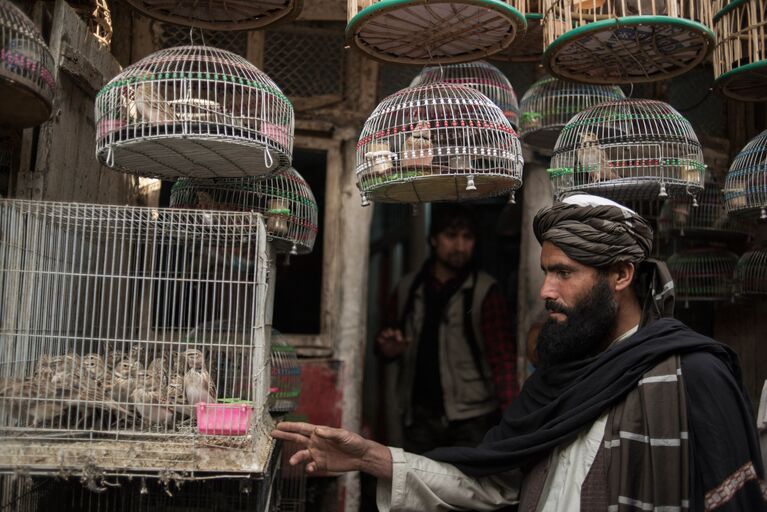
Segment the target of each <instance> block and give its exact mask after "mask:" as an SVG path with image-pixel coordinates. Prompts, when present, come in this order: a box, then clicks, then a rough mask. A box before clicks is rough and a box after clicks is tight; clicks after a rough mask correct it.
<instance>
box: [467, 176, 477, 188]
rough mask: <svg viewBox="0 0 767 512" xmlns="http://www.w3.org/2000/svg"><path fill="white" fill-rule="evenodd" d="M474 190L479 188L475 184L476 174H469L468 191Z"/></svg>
mask: <svg viewBox="0 0 767 512" xmlns="http://www.w3.org/2000/svg"><path fill="white" fill-rule="evenodd" d="M474 190H477V186H476V185H475V184H474V175H473V174H469V175H468V176H467V177H466V192H472V191H474Z"/></svg>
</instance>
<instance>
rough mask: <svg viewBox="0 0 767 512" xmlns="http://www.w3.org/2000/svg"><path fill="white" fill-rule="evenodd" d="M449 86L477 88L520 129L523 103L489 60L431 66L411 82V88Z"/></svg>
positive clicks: (515, 127)
mask: <svg viewBox="0 0 767 512" xmlns="http://www.w3.org/2000/svg"><path fill="white" fill-rule="evenodd" d="M436 83H445V84H451V85H465V86H467V87H471V88H472V89H476V90H478V91H479V92H481V93H482V94H484V95H485V96H487V97H488V98H489V99H490V101H492V102H493V103H495V104H496V105H497V106H498V108H500V109H501V110H502V111H503V115H504V116H506V119H508V120H509V123H511V126H512V128H514V129H515V130H516V129H517V128H518V126H519V103H518V102H517V95H516V94H515V93H514V88H513V87H512V86H511V82H509V79H508V78H506V75H504V74H503V72H501V70H500V69H498V68H497V67H495V66H493V65H492V64H490V63H488V62H485V61H477V62H469V63H467V64H448V65H445V66H429V67H426V68H424V69H423V71H421V72H420V73H419V74H418V75H417V76H416V77H415V78H414V79H413V81H412V82H411V83H410V87H418V86H419V85H427V84H436Z"/></svg>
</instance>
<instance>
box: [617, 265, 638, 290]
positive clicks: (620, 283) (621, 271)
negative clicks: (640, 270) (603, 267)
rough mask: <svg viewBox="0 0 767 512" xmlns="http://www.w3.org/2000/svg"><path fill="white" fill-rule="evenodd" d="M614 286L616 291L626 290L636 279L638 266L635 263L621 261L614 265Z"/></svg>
mask: <svg viewBox="0 0 767 512" xmlns="http://www.w3.org/2000/svg"><path fill="white" fill-rule="evenodd" d="M612 270H613V272H612V273H613V278H614V282H613V288H614V289H615V291H616V292H620V291H623V290H625V289H626V288H628V287H630V286H631V283H632V282H633V281H634V272H636V266H635V265H634V264H633V263H628V262H619V263H616V264H615V265H613V269H612Z"/></svg>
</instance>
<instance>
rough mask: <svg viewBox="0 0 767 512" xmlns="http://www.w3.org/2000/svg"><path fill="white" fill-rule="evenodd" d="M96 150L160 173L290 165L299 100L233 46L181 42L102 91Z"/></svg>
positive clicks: (270, 169) (135, 169)
mask: <svg viewBox="0 0 767 512" xmlns="http://www.w3.org/2000/svg"><path fill="white" fill-rule="evenodd" d="M95 116H96V155H97V157H98V159H99V160H100V161H101V162H102V163H104V164H105V165H107V166H109V167H112V168H114V169H117V170H120V171H124V172H129V173H132V174H137V175H140V176H149V177H155V178H164V179H175V178H180V177H188V178H234V177H244V176H257V175H264V174H271V173H274V172H278V171H280V170H284V169H287V168H288V167H289V166H290V162H291V159H292V154H293V130H294V113H293V105H292V104H291V103H290V101H289V100H288V98H287V97H286V96H285V95H284V94H283V93H282V92H281V91H280V89H279V87H277V85H276V84H275V83H274V82H273V81H272V80H271V79H270V78H269V77H268V76H267V75H266V74H265V73H263V72H262V71H260V70H259V69H258V68H256V67H255V66H253V65H252V64H251V63H250V62H248V61H247V60H246V59H244V58H243V57H240V56H239V55H236V54H234V53H232V52H228V51H225V50H220V49H217V48H211V47H206V46H178V47H174V48H168V49H166V50H161V51H159V52H156V53H153V54H151V55H149V56H148V57H145V58H144V59H142V60H140V61H138V62H136V63H135V64H132V65H130V66H128V67H127V68H125V69H124V70H123V71H122V72H121V73H120V74H119V75H117V76H116V77H115V78H113V79H112V80H111V81H110V82H109V83H108V84H107V85H106V86H105V87H104V88H103V89H101V91H100V92H99V93H98V95H97V96H96V114H95Z"/></svg>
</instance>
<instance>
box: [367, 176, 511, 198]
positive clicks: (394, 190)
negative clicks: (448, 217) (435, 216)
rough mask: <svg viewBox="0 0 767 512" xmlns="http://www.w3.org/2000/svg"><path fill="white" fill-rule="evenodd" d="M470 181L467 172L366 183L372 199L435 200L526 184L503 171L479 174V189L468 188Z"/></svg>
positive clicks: (490, 194)
mask: <svg viewBox="0 0 767 512" xmlns="http://www.w3.org/2000/svg"><path fill="white" fill-rule="evenodd" d="M483 172H487V171H484V170H483ZM467 181H468V176H467V175H466V174H460V175H455V174H453V175H447V176H445V175H442V176H440V175H437V176H415V177H411V178H404V179H400V180H396V181H391V182H386V183H382V184H380V185H375V186H370V187H366V192H365V193H366V195H367V197H368V198H369V199H370V200H372V201H378V202H382V203H431V202H438V201H470V200H474V199H484V198H488V197H495V196H499V195H502V194H506V193H509V192H511V191H512V190H516V189H518V188H519V187H520V186H521V185H522V181H521V180H519V179H518V178H516V177H514V176H509V175H502V174H479V173H477V174H475V175H474V185H475V186H476V190H466V186H467Z"/></svg>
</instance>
